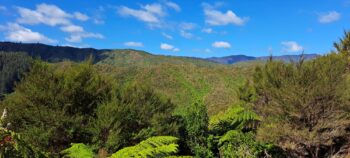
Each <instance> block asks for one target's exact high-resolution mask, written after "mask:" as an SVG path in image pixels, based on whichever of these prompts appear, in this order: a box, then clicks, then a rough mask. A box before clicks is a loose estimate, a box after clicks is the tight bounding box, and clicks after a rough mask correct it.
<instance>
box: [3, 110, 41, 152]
mask: <svg viewBox="0 0 350 158" xmlns="http://www.w3.org/2000/svg"><path fill="white" fill-rule="evenodd" d="M7 116H8V114H7V110H6V109H4V111H3V114H2V116H1V119H0V138H1V140H0V158H9V157H11V158H46V157H47V156H46V155H45V154H44V153H42V152H40V151H38V150H37V149H36V148H34V147H32V146H31V145H29V144H28V143H26V142H25V141H23V139H22V138H21V136H20V135H19V134H17V133H15V132H13V131H12V130H9V129H8V128H9V127H10V126H11V125H10V123H8V122H7ZM6 122H7V124H6ZM5 124H6V125H5Z"/></svg>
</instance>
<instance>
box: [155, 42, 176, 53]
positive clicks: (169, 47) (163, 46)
mask: <svg viewBox="0 0 350 158" xmlns="http://www.w3.org/2000/svg"><path fill="white" fill-rule="evenodd" d="M160 49H162V50H167V51H173V52H178V51H180V49H179V48H176V47H174V46H173V45H170V44H167V43H161V44H160Z"/></svg>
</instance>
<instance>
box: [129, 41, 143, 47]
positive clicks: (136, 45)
mask: <svg viewBox="0 0 350 158" xmlns="http://www.w3.org/2000/svg"><path fill="white" fill-rule="evenodd" d="M124 45H125V46H128V47H143V43H142V42H133V41H130V42H125V43H124Z"/></svg>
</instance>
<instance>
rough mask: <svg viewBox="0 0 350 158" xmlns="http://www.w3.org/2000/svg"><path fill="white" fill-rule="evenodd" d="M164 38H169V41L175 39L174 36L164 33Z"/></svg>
mask: <svg viewBox="0 0 350 158" xmlns="http://www.w3.org/2000/svg"><path fill="white" fill-rule="evenodd" d="M162 36H164V37H165V38H167V39H173V36H171V35H168V34H166V33H164V32H162Z"/></svg>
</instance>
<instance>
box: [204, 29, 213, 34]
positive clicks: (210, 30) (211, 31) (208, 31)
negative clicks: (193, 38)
mask: <svg viewBox="0 0 350 158" xmlns="http://www.w3.org/2000/svg"><path fill="white" fill-rule="evenodd" d="M202 32H205V33H208V34H211V33H213V29H212V28H203V29H202Z"/></svg>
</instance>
